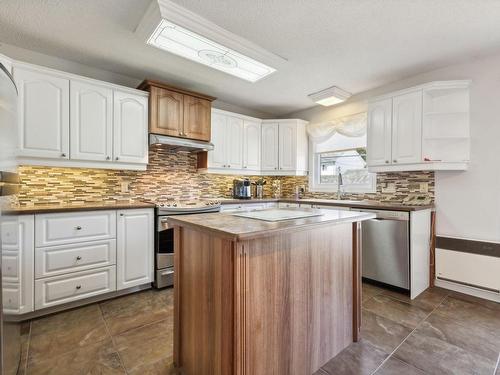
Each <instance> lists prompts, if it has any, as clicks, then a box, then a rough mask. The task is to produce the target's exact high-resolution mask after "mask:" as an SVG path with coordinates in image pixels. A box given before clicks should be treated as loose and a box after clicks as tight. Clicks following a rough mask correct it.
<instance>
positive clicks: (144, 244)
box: [116, 209, 154, 290]
mask: <svg viewBox="0 0 500 375" xmlns="http://www.w3.org/2000/svg"><path fill="white" fill-rule="evenodd" d="M117 214H118V215H117V253H116V264H117V267H116V268H117V269H116V289H117V290H120V289H125V288H130V287H133V286H137V285H142V284H146V283H150V282H152V281H153V268H154V264H153V255H154V254H153V252H154V251H153V247H154V244H153V241H154V239H153V233H154V214H153V210H152V209H136V210H121V211H118V212H117Z"/></svg>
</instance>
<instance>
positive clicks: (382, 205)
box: [220, 198, 434, 211]
mask: <svg viewBox="0 0 500 375" xmlns="http://www.w3.org/2000/svg"><path fill="white" fill-rule="evenodd" d="M220 201H221V203H222V204H250V203H270V202H284V203H303V204H319V205H325V206H339V207H350V208H351V207H352V208H365V209H374V210H377V209H378V210H393V211H420V210H428V209H433V208H434V205H433V204H423V205H409V204H402V203H394V202H378V201H372V200H359V201H355V200H347V199H345V200H336V199H313V198H302V199H294V198H280V199H273V198H268V199H232V198H220Z"/></svg>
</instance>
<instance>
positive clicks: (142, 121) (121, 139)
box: [113, 90, 148, 164]
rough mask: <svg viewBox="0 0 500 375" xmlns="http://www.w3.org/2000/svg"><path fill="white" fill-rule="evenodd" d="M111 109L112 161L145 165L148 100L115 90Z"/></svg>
mask: <svg viewBox="0 0 500 375" xmlns="http://www.w3.org/2000/svg"><path fill="white" fill-rule="evenodd" d="M113 107H114V126H113V131H114V132H113V134H114V135H113V139H114V142H113V146H114V147H113V159H114V161H115V162H125V163H138V164H147V162H148V98H147V97H146V96H143V95H141V96H139V95H135V94H132V93H129V92H124V91H119V90H115V91H114V106H113Z"/></svg>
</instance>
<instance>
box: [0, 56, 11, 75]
mask: <svg viewBox="0 0 500 375" xmlns="http://www.w3.org/2000/svg"><path fill="white" fill-rule="evenodd" d="M0 64H2V65H3V66H4V67H5V69H7V71H8V72H9V73H10V74H12V60H11V59H10V58H9V57H7V56H5V55H0Z"/></svg>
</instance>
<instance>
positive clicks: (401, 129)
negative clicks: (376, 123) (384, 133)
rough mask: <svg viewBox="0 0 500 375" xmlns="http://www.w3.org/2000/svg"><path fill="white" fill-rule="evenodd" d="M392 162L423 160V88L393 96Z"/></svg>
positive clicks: (416, 161) (417, 161)
mask: <svg viewBox="0 0 500 375" xmlns="http://www.w3.org/2000/svg"><path fill="white" fill-rule="evenodd" d="M392 113H393V115H392V117H393V123H392V162H393V163H394V164H396V163H397V164H400V163H419V162H420V161H421V160H422V90H420V91H416V92H412V93H409V94H404V95H400V96H396V97H394V98H393V112H392Z"/></svg>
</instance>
